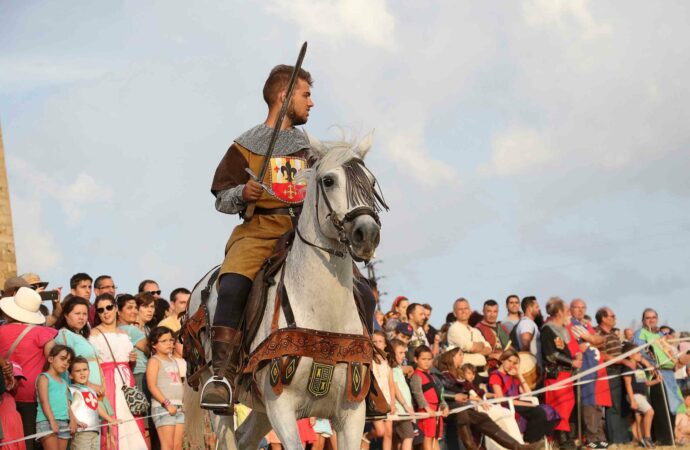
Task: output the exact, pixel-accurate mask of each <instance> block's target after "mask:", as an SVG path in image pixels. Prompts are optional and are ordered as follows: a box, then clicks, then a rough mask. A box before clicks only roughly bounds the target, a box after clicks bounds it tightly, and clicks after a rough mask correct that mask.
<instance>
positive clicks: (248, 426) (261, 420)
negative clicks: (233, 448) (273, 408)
mask: <svg viewBox="0 0 690 450" xmlns="http://www.w3.org/2000/svg"><path fill="white" fill-rule="evenodd" d="M269 431H271V422H269V420H268V416H267V415H266V414H264V413H260V412H256V411H252V412H251V413H249V416H247V418H246V419H245V421H244V422H242V425H240V426H239V427H238V428H237V431H235V436H236V437H237V448H238V449H239V450H256V449H257V448H259V444H260V443H261V439H263V437H264V436H266V434H268V432H269Z"/></svg>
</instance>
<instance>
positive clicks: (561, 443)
mask: <svg viewBox="0 0 690 450" xmlns="http://www.w3.org/2000/svg"><path fill="white" fill-rule="evenodd" d="M554 435H555V436H554V437H555V438H556V443H557V444H558V448H559V449H560V450H575V443H574V442H573V441H571V440H570V436H569V435H568V432H567V431H562V430H556V431H555V433H554Z"/></svg>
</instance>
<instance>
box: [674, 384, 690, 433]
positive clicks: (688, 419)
mask: <svg viewBox="0 0 690 450" xmlns="http://www.w3.org/2000/svg"><path fill="white" fill-rule="evenodd" d="M684 395H685V413H683V414H677V415H676V444H677V445H687V444H690V392H685V393H684Z"/></svg>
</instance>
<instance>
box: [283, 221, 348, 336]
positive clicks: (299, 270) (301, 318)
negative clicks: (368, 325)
mask: <svg viewBox="0 0 690 450" xmlns="http://www.w3.org/2000/svg"><path fill="white" fill-rule="evenodd" d="M298 226H299V230H300V233H301V234H302V236H303V237H304V239H305V240H306V241H308V242H311V243H313V244H316V245H319V246H321V247H326V248H337V249H338V250H342V251H344V253H345V257H344V258H340V257H337V256H332V255H329V254H328V253H326V252H324V251H322V250H319V249H316V248H314V247H311V246H309V245H307V244H305V243H304V242H302V240H301V239H300V238H299V237H298V236H295V241H294V243H293V245H292V249H291V250H290V254H289V255H288V257H287V261H286V265H285V286H286V288H287V289H288V295H289V297H290V305H291V306H292V309H293V311H294V313H295V318H296V321H297V326H299V327H303V328H313V329H317V330H328V331H334V332H341V333H361V332H362V323H361V321H360V319H359V314H358V312H357V307H356V305H355V302H354V297H353V293H352V287H353V275H352V258H351V257H350V255H349V253H348V252H347V250H345V248H344V247H343V246H342V245H341V244H339V243H337V242H334V241H332V240H329V239H327V238H325V237H324V236H323V235H322V234H321V233H320V231H319V230H318V228H317V225H316V221H315V220H314V216H313V215H312V214H311V211H304V212H303V213H302V217H301V218H300V221H299V225H298Z"/></svg>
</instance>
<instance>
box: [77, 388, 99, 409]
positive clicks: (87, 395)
mask: <svg viewBox="0 0 690 450" xmlns="http://www.w3.org/2000/svg"><path fill="white" fill-rule="evenodd" d="M81 396H82V397H83V398H84V404H85V405H86V406H88V407H89V408H91V409H94V410H95V409H97V408H98V399H97V398H96V396H95V395H93V394H92V393H91V392H89V391H82V393H81Z"/></svg>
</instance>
